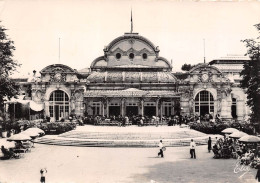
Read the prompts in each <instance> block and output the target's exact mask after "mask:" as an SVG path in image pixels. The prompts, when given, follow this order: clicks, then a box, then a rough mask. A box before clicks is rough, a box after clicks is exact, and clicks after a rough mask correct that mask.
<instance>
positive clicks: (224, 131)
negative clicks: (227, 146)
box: [222, 128, 239, 134]
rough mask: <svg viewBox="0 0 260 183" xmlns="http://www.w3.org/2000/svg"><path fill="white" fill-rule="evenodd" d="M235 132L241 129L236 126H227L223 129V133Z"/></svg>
mask: <svg viewBox="0 0 260 183" xmlns="http://www.w3.org/2000/svg"><path fill="white" fill-rule="evenodd" d="M234 132H239V130H237V129H235V128H226V129H225V130H222V133H227V134H231V133H234Z"/></svg>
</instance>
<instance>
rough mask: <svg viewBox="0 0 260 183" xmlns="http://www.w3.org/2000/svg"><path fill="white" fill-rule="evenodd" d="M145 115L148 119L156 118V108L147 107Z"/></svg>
mask: <svg viewBox="0 0 260 183" xmlns="http://www.w3.org/2000/svg"><path fill="white" fill-rule="evenodd" d="M144 115H145V116H148V117H152V116H156V107H155V106H145V107H144Z"/></svg>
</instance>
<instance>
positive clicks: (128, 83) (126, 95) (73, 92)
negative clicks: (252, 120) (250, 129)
mask: <svg viewBox="0 0 260 183" xmlns="http://www.w3.org/2000/svg"><path fill="white" fill-rule="evenodd" d="M159 52H160V50H159V49H158V47H157V46H155V45H154V44H153V43H152V42H151V41H150V40H148V39H147V38H145V37H143V36H141V35H139V34H138V33H132V32H131V33H125V34H124V35H123V36H120V37H118V38H116V39H114V40H113V41H111V42H110V43H109V44H108V46H106V47H105V48H104V55H102V56H100V57H98V58H96V59H95V60H94V61H93V62H92V63H91V66H90V68H86V69H82V70H75V69H73V68H71V67H69V66H66V65H62V64H53V65H49V66H47V67H45V68H43V69H42V70H41V71H40V77H36V75H35V73H34V77H30V78H24V80H19V81H20V82H19V83H20V85H21V88H22V89H21V94H25V95H26V96H27V98H29V99H31V100H33V101H34V102H36V103H38V104H39V105H42V106H43V109H44V115H45V116H50V117H51V119H52V120H53V121H58V120H60V119H61V118H68V116H69V115H70V114H76V115H78V116H86V115H100V116H114V115H115V116H118V115H121V116H126V115H127V116H132V115H142V116H172V115H175V114H181V115H195V114H197V115H205V114H211V115H212V116H213V117H215V116H216V115H217V114H218V115H220V116H221V117H222V118H226V119H232V118H235V119H238V120H243V119H244V118H247V116H248V114H249V112H250V111H249V109H248V107H247V106H246V95H245V91H244V90H243V89H241V88H240V87H239V80H240V79H241V78H240V76H239V73H240V71H241V70H242V68H243V64H244V62H247V61H249V60H248V59H245V58H240V57H234V58H233V57H232V58H231V57H228V58H222V59H218V60H213V61H211V62H210V63H206V64H205V63H202V64H198V65H196V66H195V67H193V68H192V69H191V70H190V71H189V72H186V73H173V72H172V65H171V63H170V62H169V61H168V60H167V59H166V58H164V57H161V56H160V55H159Z"/></svg>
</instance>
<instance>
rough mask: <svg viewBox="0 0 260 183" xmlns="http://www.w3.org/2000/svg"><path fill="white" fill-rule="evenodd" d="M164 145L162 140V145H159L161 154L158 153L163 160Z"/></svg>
mask: <svg viewBox="0 0 260 183" xmlns="http://www.w3.org/2000/svg"><path fill="white" fill-rule="evenodd" d="M162 149H163V143H162V140H160V143H159V151H160V152H159V153H158V156H160V155H161V158H163V157H164V156H163V150H162Z"/></svg>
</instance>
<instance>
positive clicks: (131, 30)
mask: <svg viewBox="0 0 260 183" xmlns="http://www.w3.org/2000/svg"><path fill="white" fill-rule="evenodd" d="M131 33H133V18H132V8H131Z"/></svg>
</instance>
